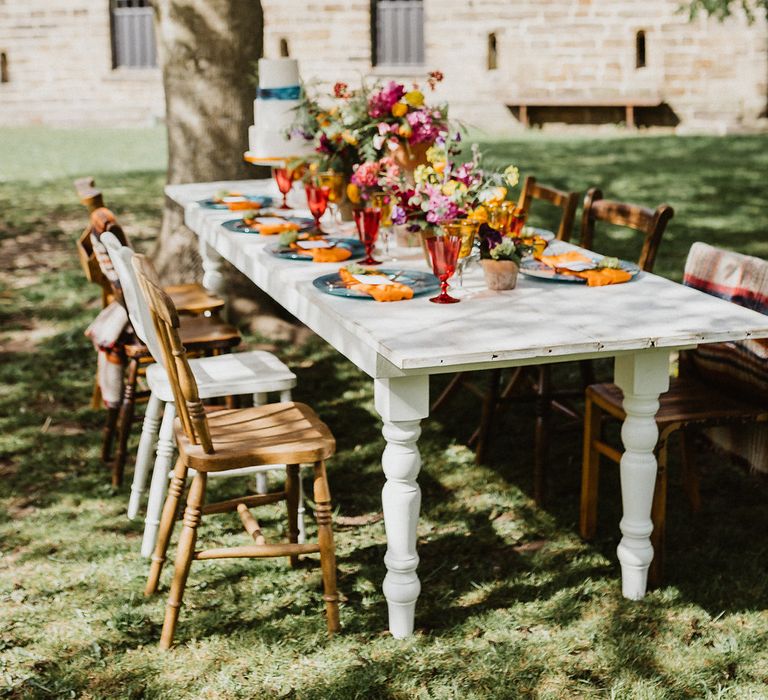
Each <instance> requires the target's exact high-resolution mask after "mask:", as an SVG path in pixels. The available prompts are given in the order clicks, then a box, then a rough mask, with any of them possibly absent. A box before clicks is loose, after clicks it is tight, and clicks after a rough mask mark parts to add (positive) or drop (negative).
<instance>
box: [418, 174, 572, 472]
mask: <svg viewBox="0 0 768 700" xmlns="http://www.w3.org/2000/svg"><path fill="white" fill-rule="evenodd" d="M534 200H536V201H541V202H545V203H547V204H549V205H551V206H554V207H556V208H558V209H560V210H562V214H561V215H560V223H559V225H558V227H557V232H556V237H557V240H560V241H569V240H570V239H571V231H572V230H573V222H574V219H575V217H576V208H577V207H578V204H579V194H578V192H565V191H563V190H558V189H555V188H554V187H548V186H546V185H540V184H538V183H537V182H536V178H535V177H533V176H532V175H528V176H527V177H526V178H525V181H524V183H523V189H522V191H521V193H520V197H519V199H518V202H517V206H518V208H521V209H523V210H524V211H525V213H526V216H528V215H529V213H530V210H531V206H532V204H533V202H534ZM522 376H523V375H522V374H521V372H520V371H518V372H516V373H515V374H513V377H514V380H515V381H514V383H513V386H515V385H516V383H517V381H518V380H519V379H520V378H521V377H522ZM501 377H502V375H501V370H495V369H494V370H490V371H489V373H488V385H487V387H485V388H483V387H480V386H478V385H477V384H475V383H474V382H470V381H469V380H468V379H467V374H466V373H465V372H461V373H458V374H455V375H454V376H453V377H452V378H451V381H450V382H449V383H448V385H447V386H446V387H445V389H443V391H442V392H441V393H440V395H439V396H438V397H437V399H435V401H434V402H433V404H432V407H431V409H430V410H431V412H432V413H433V414H434V413H435V412H436V411H439V410H440V408H442V407H443V406H444V405H445V404H446V403H447V401H448V399H449V398H450V397H451V396H453V394H455V393H456V391H457V390H458V389H459V388H460V387H465V388H466V389H468V390H469V391H471V392H472V393H473V394H475V396H477V397H478V398H479V399H480V400H481V401H482V405H483V409H482V413H481V418H480V424H479V426H478V428H477V429H476V430H475V432H474V433H473V435H472V437H471V438H470V439H469V444H470V445H473V444H474V445H476V449H475V458H476V460H477V461H478V463H479V462H481V461H483V460H484V459H485V452H486V441H487V439H488V434H489V431H490V425H491V421H492V419H493V411H494V408H495V406H496V404H497V402H498V400H499V390H500V388H501Z"/></svg>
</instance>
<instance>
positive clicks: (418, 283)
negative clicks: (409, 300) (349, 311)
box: [312, 268, 440, 301]
mask: <svg viewBox="0 0 768 700" xmlns="http://www.w3.org/2000/svg"><path fill="white" fill-rule="evenodd" d="M373 274H375V275H387V276H389V277H395V276H396V275H397V282H401V283H402V284H407V285H408V286H409V287H410V288H411V289H412V290H413V296H414V297H418V296H422V295H424V294H431V293H433V292H437V291H439V290H440V280H439V279H437V277H435V276H434V275H433V274H432V273H431V272H422V271H421V270H405V271H403V270H394V269H389V268H385V269H383V270H382V269H378V268H376V269H375V270H374V272H373ZM312 284H314V285H315V287H316V288H317V289H319V290H320V291H321V292H324V293H325V294H331V295H332V296H335V297H348V298H350V299H369V300H371V301H372V300H373V297H372V296H370V295H369V294H366V293H365V292H358V291H357V290H356V289H347V287H345V286H344V283H343V282H342V281H341V277H340V276H339V273H338V272H332V273H331V274H329V275H321V276H320V277H317V278H315V279H314V280H313V281H312Z"/></svg>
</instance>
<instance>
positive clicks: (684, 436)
mask: <svg viewBox="0 0 768 700" xmlns="http://www.w3.org/2000/svg"><path fill="white" fill-rule="evenodd" d="M680 448H681V452H682V463H683V489H684V490H685V495H686V496H687V497H688V503H690V506H691V510H692V511H693V512H694V513H698V512H699V511H700V510H701V490H700V488H699V470H698V469H697V467H696V456H695V450H694V437H693V435H691V433H690V432H689V431H687V430H685V429H683V430H681V431H680Z"/></svg>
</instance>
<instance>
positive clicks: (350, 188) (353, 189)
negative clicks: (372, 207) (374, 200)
mask: <svg viewBox="0 0 768 700" xmlns="http://www.w3.org/2000/svg"><path fill="white" fill-rule="evenodd" d="M347 199H348V200H349V201H350V202H352V204H360V188H359V187H358V186H357V185H356V184H355V183H353V182H350V183H349V184H348V185H347Z"/></svg>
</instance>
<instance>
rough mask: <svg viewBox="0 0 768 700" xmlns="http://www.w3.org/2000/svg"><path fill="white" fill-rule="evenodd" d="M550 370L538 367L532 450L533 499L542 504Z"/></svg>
mask: <svg viewBox="0 0 768 700" xmlns="http://www.w3.org/2000/svg"><path fill="white" fill-rule="evenodd" d="M551 385H552V370H551V368H550V367H549V365H541V366H540V367H539V382H538V386H537V387H536V404H535V409H534V410H535V414H536V431H535V435H534V451H533V499H534V500H535V501H536V503H537V504H538V505H540V506H543V505H544V501H545V500H546V492H547V467H548V461H549V422H550V420H549V419H550V413H551V402H552V396H551Z"/></svg>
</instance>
